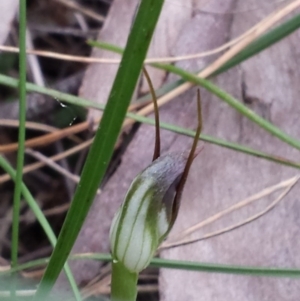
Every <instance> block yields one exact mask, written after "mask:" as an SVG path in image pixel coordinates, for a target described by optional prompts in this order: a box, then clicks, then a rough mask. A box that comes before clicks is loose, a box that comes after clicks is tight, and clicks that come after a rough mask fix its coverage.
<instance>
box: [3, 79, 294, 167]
mask: <svg viewBox="0 0 300 301" xmlns="http://www.w3.org/2000/svg"><path fill="white" fill-rule="evenodd" d="M0 83H2V84H4V85H6V86H9V87H12V88H15V87H17V83H18V81H17V80H16V79H14V78H11V77H8V76H5V75H1V74H0ZM26 87H27V91H30V92H37V93H41V94H44V95H49V96H51V97H53V98H57V99H59V100H60V101H65V102H67V103H69V104H73V105H77V106H82V107H89V108H95V109H98V110H104V108H105V106H104V105H103V104H96V103H93V102H91V101H88V100H86V99H83V98H80V97H78V96H74V95H70V94H66V93H62V92H59V91H57V90H53V89H47V88H44V87H40V86H37V85H34V84H32V83H27V85H26ZM126 116H127V117H129V118H132V119H133V120H136V121H138V122H142V123H146V124H151V125H154V120H153V119H152V118H148V117H144V116H140V115H137V114H134V113H130V112H128V113H127V114H126ZM160 127H161V128H163V129H166V130H169V131H173V132H175V133H178V134H182V135H186V136H191V137H194V136H195V132H194V131H192V130H190V129H185V128H182V127H179V126H175V125H172V124H168V123H164V122H161V123H160ZM200 138H201V140H203V141H206V142H209V143H212V144H216V145H219V146H222V147H226V148H229V149H232V150H235V151H238V152H242V153H245V154H248V155H251V156H255V157H259V158H263V159H265V160H269V161H272V162H276V163H279V164H283V165H286V166H291V167H295V168H298V169H299V168H300V164H299V163H296V162H293V161H290V160H287V159H285V158H281V157H278V156H272V155H270V154H267V153H264V152H261V151H258V150H255V149H252V148H250V147H247V146H244V145H241V144H237V143H233V142H228V141H226V140H222V139H219V138H215V137H212V136H209V135H203V134H202V135H201V137H200Z"/></svg>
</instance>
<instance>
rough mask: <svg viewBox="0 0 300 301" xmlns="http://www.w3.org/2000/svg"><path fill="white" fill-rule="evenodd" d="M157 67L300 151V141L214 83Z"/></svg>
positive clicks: (163, 66)
mask: <svg viewBox="0 0 300 301" xmlns="http://www.w3.org/2000/svg"><path fill="white" fill-rule="evenodd" d="M157 65H160V68H161V69H164V70H167V71H169V72H172V73H175V74H177V75H179V76H181V77H182V78H183V79H185V80H187V81H189V82H192V83H194V84H196V85H199V86H201V87H203V88H205V89H206V90H208V91H209V92H211V93H212V94H214V95H216V96H218V97H219V98H220V99H222V100H223V101H225V102H226V103H227V104H228V105H230V106H231V107H232V108H234V109H235V110H236V111H238V112H239V113H240V114H242V115H244V116H245V117H247V118H248V119H249V120H251V121H253V122H254V123H256V124H257V125H258V126H260V127H261V128H263V129H264V130H266V131H267V132H269V133H270V134H272V135H274V136H275V137H277V138H278V139H280V140H281V141H283V142H285V143H287V144H289V145H291V146H293V147H295V148H297V149H299V150H300V141H299V140H297V139H295V138H293V137H291V136H290V135H288V134H286V133H285V132H283V131H282V130H281V129H280V128H278V127H276V126H275V125H273V124H272V123H271V122H269V121H267V120H266V119H264V118H262V117H260V116H259V115H258V114H256V113H255V112H254V111H252V110H250V109H249V108H247V107H246V106H245V105H243V104H242V103H241V102H240V101H238V100H237V99H236V98H234V97H233V96H231V95H230V94H228V93H226V92H225V91H224V90H222V89H220V88H219V87H217V86H216V85H214V84H213V83H212V82H210V81H208V80H206V79H203V78H200V77H198V76H197V75H195V74H193V73H190V72H187V71H185V70H183V69H181V68H178V67H175V66H172V65H164V64H157Z"/></svg>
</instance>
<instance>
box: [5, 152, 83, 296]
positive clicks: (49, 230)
mask: <svg viewBox="0 0 300 301" xmlns="http://www.w3.org/2000/svg"><path fill="white" fill-rule="evenodd" d="M0 166H1V167H2V168H3V170H5V172H7V173H8V174H9V175H10V177H11V178H12V179H13V180H14V181H16V172H15V170H14V169H13V168H12V167H11V166H10V165H9V163H8V162H7V161H6V160H5V159H4V158H3V157H2V156H0ZM21 193H22V195H23V196H24V198H25V200H26V202H27V204H28V206H29V207H30V209H31V210H32V212H33V213H34V215H35V217H36V219H37V220H38V222H39V223H40V225H41V227H42V228H43V230H44V231H45V233H46V235H47V237H48V239H49V241H50V243H51V245H52V246H53V247H54V246H55V244H56V237H55V234H54V232H53V230H52V228H51V226H50V225H49V223H48V221H47V219H46V217H45V216H44V214H43V212H42V210H41V209H40V207H39V206H38V204H37V202H36V201H35V200H34V198H33V196H32V195H31V193H30V191H29V190H28V189H27V187H26V185H25V184H23V183H22V182H21ZM16 267H17V266H16V265H15V266H12V271H18V269H16ZM64 270H65V273H66V276H67V278H68V280H69V282H70V285H71V287H72V290H73V292H74V295H75V297H76V300H78V301H79V300H81V297H80V293H79V290H78V288H77V285H76V282H75V279H74V277H73V275H72V273H71V270H70V268H69V266H68V264H66V265H65V267H64ZM0 275H1V273H0Z"/></svg>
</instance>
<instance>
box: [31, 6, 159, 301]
mask: <svg viewBox="0 0 300 301" xmlns="http://www.w3.org/2000/svg"><path fill="white" fill-rule="evenodd" d="M162 5H163V0H143V1H141V3H140V6H139V8H138V12H137V15H136V18H135V20H134V23H133V26H132V29H131V32H130V34H129V38H128V41H127V45H126V48H125V51H124V55H123V58H122V61H121V64H120V67H119V70H118V72H117V75H116V78H115V81H114V83H113V87H112V90H111V93H110V96H109V99H108V102H107V105H106V108H105V110H104V113H103V117H102V120H101V123H100V125H99V128H98V130H97V132H96V136H95V139H94V143H93V145H92V147H91V149H90V152H89V154H88V157H87V160H86V163H85V165H84V168H83V172H82V176H81V180H80V183H79V185H78V186H77V189H76V192H75V196H74V199H73V201H72V203H71V207H70V209H69V211H68V214H67V216H66V219H65V222H64V224H63V227H62V229H61V232H60V235H59V238H58V241H57V244H56V247H55V249H54V251H53V253H52V256H51V258H50V262H49V264H48V267H47V269H46V271H45V274H44V276H43V278H42V281H41V283H40V285H39V287H38V290H37V293H36V296H35V299H36V300H39V299H44V297H45V295H47V294H48V293H49V292H50V290H51V288H52V287H53V285H54V283H55V281H56V279H57V277H58V275H59V273H60V271H61V269H62V267H63V265H64V263H65V261H66V260H67V258H68V255H69V253H70V251H71V249H72V247H73V244H74V242H75V240H76V238H77V236H78V234H79V231H80V229H81V227H82V224H83V222H84V219H85V217H86V216H87V213H88V211H89V208H90V206H91V204H92V202H93V199H94V196H95V194H96V191H97V188H98V186H99V184H100V182H101V180H102V178H103V176H104V174H105V171H106V168H107V166H108V164H109V161H110V159H111V156H112V153H113V149H114V145H115V143H116V140H117V138H118V135H119V133H120V130H121V127H122V124H123V121H124V118H125V116H126V112H127V108H128V106H129V103H130V100H131V97H132V94H133V91H134V88H135V85H136V82H137V80H138V77H139V74H140V71H141V68H142V65H143V61H144V59H145V57H146V53H147V50H148V46H149V44H150V41H151V38H152V34H153V31H154V29H155V26H156V22H157V20H158V17H159V14H160V11H161V8H162Z"/></svg>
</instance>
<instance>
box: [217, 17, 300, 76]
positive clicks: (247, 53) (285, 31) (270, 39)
mask: <svg viewBox="0 0 300 301" xmlns="http://www.w3.org/2000/svg"><path fill="white" fill-rule="evenodd" d="M299 27H300V14H297V15H296V16H294V17H292V18H291V19H289V20H287V21H286V22H284V23H283V24H281V25H279V26H277V27H275V28H274V29H272V30H270V31H269V32H268V33H266V34H264V35H262V36H261V37H259V38H258V39H256V40H255V41H254V42H252V43H251V44H250V45H248V46H247V47H246V48H245V49H244V50H242V51H241V52H240V53H238V54H237V55H236V56H235V57H233V58H232V59H230V60H229V61H228V62H226V63H225V64H224V65H223V66H222V67H220V68H219V69H218V70H216V71H215V72H214V73H213V74H212V75H211V76H215V75H218V74H221V73H223V72H225V71H227V70H229V69H231V68H232V67H234V66H236V65H238V64H239V63H241V62H243V61H245V60H247V59H248V58H250V57H252V56H253V55H255V54H257V53H259V52H261V51H263V50H264V49H266V48H268V47H270V46H272V45H273V44H275V43H277V42H279V41H280V40H282V39H283V38H285V37H287V36H288V35H290V34H291V33H293V32H294V31H295V30H297V29H299Z"/></svg>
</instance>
